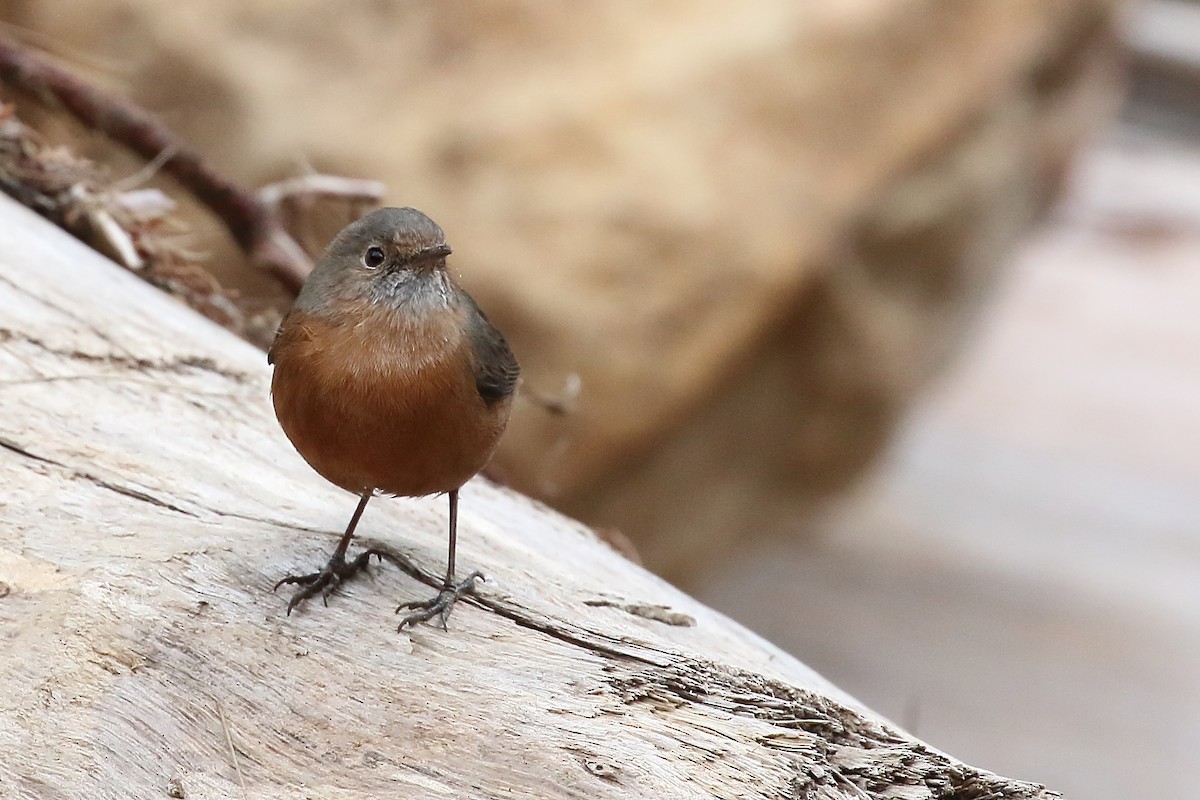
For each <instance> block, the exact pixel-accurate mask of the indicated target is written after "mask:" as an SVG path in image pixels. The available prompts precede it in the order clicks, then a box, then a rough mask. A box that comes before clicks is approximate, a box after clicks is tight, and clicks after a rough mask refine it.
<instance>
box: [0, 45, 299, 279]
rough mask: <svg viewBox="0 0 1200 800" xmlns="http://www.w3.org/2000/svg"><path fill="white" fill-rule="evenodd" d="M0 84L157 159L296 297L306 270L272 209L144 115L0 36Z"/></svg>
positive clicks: (252, 256)
mask: <svg viewBox="0 0 1200 800" xmlns="http://www.w3.org/2000/svg"><path fill="white" fill-rule="evenodd" d="M0 81H3V82H4V83H6V84H8V85H9V86H11V87H13V88H15V89H17V90H19V91H21V92H24V93H25V94H28V95H30V96H32V97H35V98H37V99H39V100H41V101H42V102H46V103H50V104H54V105H57V106H59V107H61V108H62V109H63V110H65V111H66V112H67V113H69V114H70V115H71V116H73V117H74V118H75V119H77V120H79V122H81V123H82V124H84V125H85V126H87V127H88V128H90V129H92V130H96V131H99V132H101V133H103V134H104V135H105V136H107V137H108V138H109V139H112V140H113V141H115V142H118V143H120V144H122V145H124V146H125V147H128V148H129V149H130V150H132V151H133V152H135V153H137V154H138V155H140V156H141V157H143V158H145V159H147V160H149V161H152V162H154V161H156V160H160V159H161V161H162V170H163V172H165V173H167V174H169V175H171V176H172V177H173V178H175V180H177V181H179V183H180V184H181V185H182V186H183V187H184V188H185V189H187V191H189V192H190V193H191V194H192V195H194V196H195V197H196V199H198V200H199V201H200V202H202V203H203V204H204V205H205V206H207V207H208V208H209V209H210V210H211V211H212V212H213V214H215V215H216V216H217V217H218V218H219V219H220V220H221V221H222V222H223V223H224V225H225V227H226V228H227V229H228V230H229V232H230V234H231V235H232V237H233V239H234V241H235V242H237V244H238V246H239V247H241V249H242V251H243V252H245V253H246V255H247V257H248V258H249V259H250V261H251V263H253V264H254V265H256V266H258V267H260V268H262V269H264V270H266V271H267V272H269V273H270V274H271V275H273V276H275V278H276V279H277V280H279V282H280V283H282V284H283V285H284V286H285V287H287V288H288V289H289V290H290V291H292V292H297V291H299V289H300V286H301V285H302V284H303V283H304V278H305V277H306V276H307V275H308V273H309V271H310V270H311V269H312V263H311V261H310V259H309V258H308V256H307V255H305V253H304V251H303V250H302V249H301V248H300V247H299V245H297V244H296V243H295V241H294V240H293V239H292V237H291V235H290V234H289V233H288V232H287V231H286V230H284V228H283V226H282V224H281V223H280V221H279V219H278V217H277V215H276V214H275V213H274V211H273V209H272V207H271V206H270V205H269V204H268V203H266V202H264V201H263V200H262V199H261V198H259V197H258V196H256V195H255V194H253V193H252V192H247V191H244V190H242V189H241V188H239V187H238V186H236V185H235V184H234V183H233V182H231V181H229V180H227V179H226V178H224V177H223V176H221V175H219V174H217V172H215V171H214V170H213V169H212V168H211V167H210V166H208V164H206V163H205V162H204V160H203V159H202V158H201V157H200V154H199V153H197V152H196V151H195V150H193V149H191V148H190V147H188V146H187V145H186V144H185V143H184V142H183V141H182V140H181V139H180V138H179V137H177V136H176V135H175V134H174V133H172V132H171V131H169V130H168V129H167V128H166V127H165V126H163V125H162V124H161V123H160V122H159V121H158V120H156V119H155V118H154V117H153V116H151V115H150V114H149V113H148V112H146V111H145V110H143V109H141V108H139V107H138V106H136V105H134V104H133V103H131V102H129V101H128V100H125V99H124V98H121V97H117V96H115V95H111V94H109V93H107V92H104V91H102V90H100V89H97V88H96V87H94V86H90V85H88V84H86V83H84V82H83V81H82V80H80V79H79V78H76V77H75V76H74V75H72V74H70V73H69V72H67V71H65V70H63V69H61V68H59V67H57V66H55V65H54V64H52V63H50V61H49V60H48V59H46V58H45V57H44V56H42V55H41V54H39V53H37V52H34V51H32V50H30V49H28V48H26V47H24V46H23V45H21V44H20V43H18V42H16V41H15V40H13V39H11V38H9V37H8V36H4V35H2V34H0ZM164 154H167V155H165V156H164Z"/></svg>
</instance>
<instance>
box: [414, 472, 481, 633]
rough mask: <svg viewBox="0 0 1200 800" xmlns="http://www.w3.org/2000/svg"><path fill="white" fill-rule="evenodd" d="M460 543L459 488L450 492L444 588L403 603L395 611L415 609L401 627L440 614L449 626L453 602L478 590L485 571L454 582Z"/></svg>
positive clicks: (444, 627)
mask: <svg viewBox="0 0 1200 800" xmlns="http://www.w3.org/2000/svg"><path fill="white" fill-rule="evenodd" d="M457 546H458V489H455V490H453V491H451V492H450V553H449V555H448V556H447V557H446V578H445V580H443V581H442V590H441V591H440V592H438V594H437V596H435V597H432V598H430V599H429V600H416V601H414V602H411V603H402V604H401V605H400V606H399V607H398V608H397V609H396V613H397V614H398V613H400V612H401V611H404V610H405V609H413V610H412V611H410V613H408V614H405V615H404V618H403V619H401V620H400V625H399V627H397V628H396V630H398V631H402V630H404V629H405V628H406V627H411V626H413V625H416V624H417V623H419V622H428V621H429V620H431V619H433V618H434V617H437V620H438V622H439V623H441V626H442V630H447V627H446V621H447V620H448V619H450V611H451V610H452V609H453V608H454V604H455V603H457V602H458V599H459V598H460V597H462V596H463V595H464V594H467V593H469V592H473V591H475V581H476V580H477V579H479V578H481V577H483V575H482V573H480V572H478V571H476V572H472V573H471V574H470V575H468V576H467V577H466V578H465V579H464V580H463V581H461V582H460V583H455V582H454V555H455V550H456V549H457Z"/></svg>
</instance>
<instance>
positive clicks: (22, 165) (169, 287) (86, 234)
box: [0, 104, 269, 339]
mask: <svg viewBox="0 0 1200 800" xmlns="http://www.w3.org/2000/svg"><path fill="white" fill-rule="evenodd" d="M154 166H155V165H154V164H150V165H148V167H147V170H145V172H146V173H147V174H146V175H145V176H142V175H140V174H139V175H136V176H133V178H132V179H129V180H126V181H121V182H114V181H112V180H111V179H110V178H109V176H108V174H107V171H106V170H105V169H104V168H103V167H101V166H100V165H97V164H95V163H94V162H92V161H89V160H87V159H85V158H81V157H79V156H77V155H75V154H74V153H72V152H71V150H70V149H69V148H67V147H64V146H55V145H50V144H47V143H45V142H44V141H42V138H41V137H40V136H39V135H38V134H37V132H36V131H34V130H33V129H32V128H30V127H29V126H27V125H25V124H24V123H23V122H22V121H21V120H20V119H19V118H18V117H17V115H16V112H15V110H14V107H13V105H12V104H3V105H0V189H2V190H3V191H4V192H5V193H6V194H8V195H9V196H10V197H12V198H13V199H15V200H17V201H18V202H20V203H21V204H23V205H25V206H28V207H29V208H31V209H33V210H34V211H36V212H38V213H39V214H41V215H42V216H44V217H46V218H47V219H49V220H51V221H52V222H54V223H55V224H56V225H58V226H59V227H61V228H63V229H64V230H66V231H68V232H69V233H71V234H72V235H74V236H75V237H76V238H78V239H80V240H81V241H83V242H85V243H86V244H88V245H89V246H91V247H93V248H94V249H96V250H98V251H100V252H101V253H104V254H105V255H106V256H108V257H109V258H111V259H113V260H114V261H116V262H117V263H118V264H121V265H122V266H124V267H125V268H126V269H128V270H130V271H131V272H134V273H136V274H137V275H140V276H141V277H142V278H144V279H145V280H147V281H148V282H150V283H152V284H154V285H155V286H158V287H160V288H162V289H164V290H166V291H167V292H169V293H170V294H172V295H175V296H176V297H179V298H180V299H182V300H183V301H184V302H186V303H187V304H188V305H189V306H191V307H192V308H194V309H196V310H197V311H199V312H200V313H202V314H204V315H205V316H206V317H208V318H210V319H212V320H214V321H215V322H217V323H219V324H221V325H223V326H225V327H226V328H229V329H230V330H232V331H234V332H235V333H238V334H240V335H242V336H243V337H246V338H250V339H253V338H254V332H255V330H256V329H257V328H258V327H263V326H260V325H258V324H257V320H254V319H250V318H248V315H247V314H246V313H245V311H244V310H243V309H242V308H240V307H239V306H238V305H237V304H236V302H235V300H236V298H235V296H234V294H233V293H232V292H230V291H228V290H226V289H223V288H222V287H221V286H220V284H218V283H217V281H216V279H215V278H213V277H212V275H211V274H209V272H208V271H207V270H206V269H204V267H202V266H201V265H200V264H199V263H197V257H196V256H194V255H192V254H191V253H189V251H188V250H187V249H186V248H185V247H184V243H185V237H186V235H187V233H188V230H187V228H186V226H185V225H184V224H183V223H182V222H181V221H180V220H179V219H178V218H177V217H176V216H175V215H174V213H173V212H174V210H175V203H174V201H172V200H171V199H170V198H169V197H167V195H165V194H163V193H162V192H160V191H159V190H157V189H147V188H138V184H140V183H141V182H142V181H143V180H144V179H145V178H146V177H149V175H150V174H152V173H153V169H154ZM266 327H269V324H268V325H266Z"/></svg>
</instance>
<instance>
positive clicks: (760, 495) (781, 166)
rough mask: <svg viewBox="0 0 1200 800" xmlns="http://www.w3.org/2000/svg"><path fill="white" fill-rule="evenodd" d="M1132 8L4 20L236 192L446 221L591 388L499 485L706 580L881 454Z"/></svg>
mask: <svg viewBox="0 0 1200 800" xmlns="http://www.w3.org/2000/svg"><path fill="white" fill-rule="evenodd" d="M1116 5H1117V4H1116V3H1115V2H1113V1H1112V0H1053V1H1052V2H1047V1H1046V0H1002V1H1000V0H997V1H996V2H987V3H963V2H960V0H940V2H934V1H932V0H930V1H927V2H917V1H916V0H861V1H860V2H855V3H803V4H802V3H794V2H788V0H748V2H742V3H729V2H716V0H700V1H699V2H692V3H658V4H645V3H636V2H631V1H625V2H603V3H602V2H587V3H572V4H561V3H553V2H549V1H548V0H547V2H533V1H532V0H524V1H519V0H502V1H501V2H494V3H488V4H475V3H469V2H465V1H463V0H450V1H449V2H443V3H439V4H436V5H433V4H402V3H393V2H382V1H380V2H372V3H362V4H353V5H347V4H335V3H330V2H321V1H320V0H291V1H290V2H287V3H282V2H267V1H266V0H261V1H260V2H251V3H247V2H237V3H234V2H228V0H222V1H221V2H209V3H204V4H174V3H162V2H154V1H153V0H110V2H105V3H97V4H90V5H89V7H88V13H87V14H81V13H79V10H78V5H77V4H76V3H71V2H66V0H43V1H40V2H37V3H32V2H9V3H7V4H6V11H7V16H8V19H9V20H10V21H13V22H16V23H17V24H19V25H22V26H24V27H26V28H30V29H32V30H34V31H40V32H42V33H44V34H48V35H49V36H50V37H51V38H52V40H53V42H54V48H55V50H56V51H57V52H59V53H61V54H64V55H66V56H67V57H68V58H69V59H71V60H72V61H74V62H75V63H77V64H79V65H80V68H81V69H82V70H91V71H92V73H93V74H96V75H100V76H102V77H104V78H106V79H107V80H109V81H110V82H115V83H116V84H117V85H118V86H121V87H123V88H124V89H125V90H127V91H128V93H129V94H130V95H131V96H132V97H133V98H134V99H135V100H137V101H138V102H140V103H142V104H144V105H146V106H148V107H150V108H151V109H154V110H156V111H158V112H159V113H161V114H162V116H163V117H164V119H166V120H167V121H168V122H169V123H170V124H171V125H172V126H173V127H174V128H176V129H177V130H178V131H179V132H180V133H182V134H183V135H184V136H186V137H188V138H190V139H192V140H193V141H195V142H196V143H197V144H199V146H200V147H201V148H202V149H203V150H204V151H205V152H207V153H208V154H209V155H210V156H211V157H212V159H213V160H214V161H215V162H216V164H218V165H219V166H220V167H222V168H223V169H225V170H227V171H229V172H230V173H232V174H233V175H234V176H236V177H238V178H240V179H241V180H244V181H247V182H251V183H262V182H266V181H269V180H274V179H277V178H280V177H282V176H285V175H288V174H294V173H295V172H296V171H297V170H298V168H299V165H303V164H310V165H312V166H313V167H314V168H316V169H318V170H322V171H330V172H337V173H342V174H346V175H351V176H356V177H370V178H377V179H380V180H383V181H385V182H386V183H387V184H388V185H389V187H390V188H391V192H392V194H391V198H390V200H391V201H392V202H395V203H398V204H407V205H413V206H417V207H419V208H421V209H423V210H425V211H426V212H428V213H429V214H431V215H432V216H433V217H434V218H435V219H437V220H438V221H439V222H440V223H441V224H442V225H443V227H444V228H445V229H446V230H447V231H448V235H449V238H450V241H451V242H452V243H453V244H454V247H455V252H456V262H457V265H458V266H459V267H460V268H461V269H462V270H463V273H464V281H465V283H466V284H467V285H468V286H469V287H470V288H471V289H472V290H473V291H474V292H475V293H476V294H477V295H478V296H479V297H480V298H481V302H482V304H483V305H484V306H485V307H486V308H487V309H488V310H489V312H490V314H491V316H492V317H493V318H495V320H496V321H497V322H498V323H499V324H500V326H501V327H502V328H503V329H504V330H505V331H507V332H508V333H509V334H510V338H511V340H512V342H513V345H514V349H515V350H516V351H517V353H518V355H519V356H520V358H521V360H522V362H523V364H524V365H525V368H526V375H527V380H528V381H529V382H530V383H531V384H532V385H533V386H535V387H536V388H537V389H538V390H539V391H541V392H543V393H545V392H553V391H554V390H555V389H556V387H558V386H559V385H561V384H562V383H563V381H564V380H565V379H566V377H567V376H568V375H571V374H573V373H577V374H578V375H579V376H581V378H582V394H581V395H580V397H579V400H578V402H577V403H576V407H575V411H574V412H573V413H572V414H570V415H567V416H566V417H554V416H551V415H547V414H545V413H544V412H542V411H540V410H539V409H537V408H534V407H533V406H532V405H525V406H523V407H519V408H518V411H517V414H516V415H515V418H514V423H513V425H512V427H511V428H510V434H509V436H508V437H507V441H506V443H505V445H504V447H503V450H502V452H501V454H500V456H499V458H498V460H497V463H496V465H495V469H496V474H497V475H498V476H500V477H502V478H503V479H504V480H506V481H507V482H509V483H511V484H512V485H514V486H516V487H518V488H521V489H523V490H525V491H527V492H530V493H532V494H534V495H537V496H540V497H542V498H545V499H546V500H548V501H549V502H551V503H553V504H554V505H556V506H558V507H560V508H563V509H565V510H567V511H569V512H571V513H574V514H577V515H580V516H582V517H583V518H584V519H586V520H588V521H589V522H591V523H593V524H596V525H600V526H605V527H611V528H615V529H618V530H620V531H623V532H624V533H626V534H628V535H629V536H630V537H631V538H632V539H633V540H634V541H635V542H637V544H638V546H639V548H640V549H641V551H642V553H643V555H644V557H645V560H646V562H647V564H648V565H649V566H651V567H652V568H654V569H657V570H659V571H660V572H662V573H663V574H666V575H667V576H669V577H671V578H674V579H676V580H686V578H687V577H688V576H689V575H691V574H693V573H694V571H695V570H697V569H700V568H703V567H705V566H708V565H711V564H712V563H714V562H715V561H716V560H718V559H719V558H720V557H721V554H722V553H723V552H725V551H726V549H727V548H728V547H729V546H730V545H731V544H733V543H734V541H735V540H736V539H737V538H740V537H743V536H749V535H753V536H760V535H767V534H770V533H771V532H773V531H777V530H792V529H794V528H795V523H796V521H797V518H798V517H799V516H802V515H803V514H804V513H805V512H806V511H807V510H809V509H811V508H812V507H813V506H814V504H815V503H816V502H817V501H818V500H820V499H821V498H824V497H826V496H828V495H829V494H830V493H832V492H835V491H837V490H838V489H840V488H842V487H843V486H845V485H846V484H847V482H848V481H849V480H850V479H852V478H853V477H854V476H855V475H856V474H857V472H858V471H859V470H860V468H861V467H862V466H863V465H864V464H865V463H866V462H867V461H868V460H869V459H870V458H871V457H872V456H873V455H874V454H875V453H876V452H877V451H878V450H879V448H880V447H881V445H882V444H883V443H884V441H885V440H886V438H887V436H888V435H889V433H890V431H891V429H892V427H893V424H894V422H895V420H896V418H897V415H898V414H899V413H900V412H901V411H902V410H903V409H904V408H905V406H906V404H907V403H908V402H909V400H910V399H911V397H912V396H913V394H914V392H916V390H917V389H918V388H919V387H920V386H921V384H922V383H923V381H924V380H925V379H926V378H927V377H928V376H929V375H930V373H931V372H932V371H933V370H934V369H935V368H936V367H937V366H938V365H939V364H941V363H942V361H943V360H944V358H945V356H946V355H947V353H949V352H951V351H952V350H953V349H954V347H955V344H956V341H957V339H958V338H959V337H960V336H961V334H962V333H963V331H964V326H965V324H966V322H967V321H968V320H969V319H970V318H971V316H972V311H973V308H974V305H975V303H977V302H978V300H979V298H980V296H981V289H982V288H983V287H985V286H986V285H987V283H988V281H989V278H990V276H991V275H992V274H993V273H994V272H995V271H996V269H997V268H998V267H999V266H1000V265H1002V264H1003V263H1004V261H1005V259H1006V258H1007V257H1008V255H1009V253H1010V250H1011V248H1012V246H1013V244H1014V242H1015V241H1016V239H1017V237H1018V236H1019V234H1020V233H1021V232H1022V231H1023V230H1025V229H1026V228H1027V227H1028V225H1029V224H1030V222H1031V221H1032V219H1033V218H1034V216H1035V215H1036V213H1037V211H1038V210H1039V209H1040V208H1042V207H1043V206H1044V204H1045V202H1046V201H1047V199H1048V198H1049V197H1050V196H1051V195H1052V193H1053V191H1054V189H1055V187H1056V186H1057V184H1058V180H1059V175H1060V174H1061V172H1062V170H1063V167H1064V165H1065V163H1066V162H1067V160H1068V158H1069V155H1070V153H1071V151H1072V149H1073V147H1074V146H1075V144H1076V143H1077V142H1078V141H1079V139H1080V137H1081V136H1082V135H1083V134H1084V133H1086V131H1087V130H1088V129H1089V128H1090V127H1091V126H1092V125H1093V124H1094V123H1096V122H1097V121H1099V120H1102V119H1103V118H1105V117H1106V116H1107V115H1108V114H1109V113H1110V111H1111V109H1112V108H1113V106H1114V101H1115V97H1116V95H1117V94H1118V91H1117V87H1118V81H1117V80H1115V76H1114V72H1115V69H1114V65H1115V62H1116V52H1115V50H1116V48H1115V46H1114V43H1113V37H1112V27H1113V23H1114V16H1115V10H1116ZM82 54H86V58H84V57H83V56H82ZM342 222H344V220H331V222H330V225H329V228H330V232H332V230H335V229H336V228H337V227H339V226H340V224H341V223H342ZM240 269H241V267H240V266H234V265H233V264H232V262H231V261H230V262H229V263H227V264H226V265H224V266H222V267H217V266H214V270H216V271H218V272H219V273H222V278H223V279H224V280H226V281H230V280H233V281H237V282H240V285H241V286H242V287H243V288H244V289H245V290H246V291H247V292H250V293H254V292H257V293H260V294H262V293H266V292H267V291H268V286H267V284H266V283H265V281H264V280H263V279H261V278H247V277H246V276H244V274H242V273H240V272H238V270H240Z"/></svg>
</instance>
